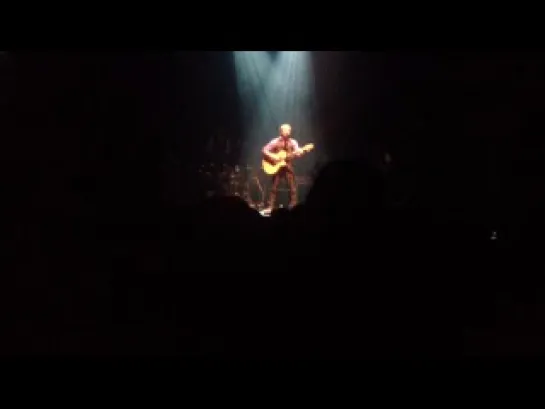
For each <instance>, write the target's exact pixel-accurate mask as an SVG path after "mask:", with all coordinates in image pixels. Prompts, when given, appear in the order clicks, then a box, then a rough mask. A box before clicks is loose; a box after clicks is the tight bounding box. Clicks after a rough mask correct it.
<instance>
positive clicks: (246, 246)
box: [2, 160, 545, 358]
mask: <svg viewBox="0 0 545 409" xmlns="http://www.w3.org/2000/svg"><path fill="white" fill-rule="evenodd" d="M387 183H388V180H386V179H385V177H384V174H383V173H380V172H378V171H377V170H375V169H373V168H371V167H369V166H366V165H365V162H363V161H357V160H351V161H341V162H334V163H330V164H327V165H326V166H325V167H324V168H323V169H322V171H321V172H320V173H319V174H318V176H317V178H316V180H315V183H314V185H313V187H312V189H311V191H310V192H309V195H308V198H307V200H306V201H305V202H304V203H301V204H299V205H298V206H297V207H295V208H294V209H292V210H287V209H278V210H276V211H275V212H273V214H272V216H271V217H270V218H264V217H261V216H260V215H259V213H258V212H257V211H255V210H254V209H251V208H250V207H249V206H248V205H247V203H246V202H244V201H242V200H241V199H240V198H238V197H219V198H210V199H206V200H204V201H203V202H201V203H199V204H196V205H193V206H191V207H186V208H183V209H177V210H178V211H177V212H176V215H173V214H163V215H162V216H161V218H160V219H158V220H156V221H155V223H147V224H146V223H143V224H141V225H139V226H132V227H128V226H124V225H114V224H111V223H109V224H104V225H102V227H101V224H100V223H97V219H96V217H97V215H94V216H93V217H94V218H91V215H86V217H87V220H88V223H85V222H82V220H83V219H82V218H81V217H78V218H77V220H80V222H79V223H74V221H75V220H76V219H70V220H68V221H67V220H61V216H60V215H59V216H58V219H57V220H52V221H51V225H49V226H46V225H42V226H41V230H42V234H43V235H44V236H43V237H41V238H34V239H35V240H39V242H40V244H39V245H38V246H36V248H35V250H36V251H37V253H35V254H33V256H32V258H31V259H29V261H28V263H27V264H25V263H24V262H22V260H19V261H20V264H19V266H20V269H19V271H18V275H17V276H16V277H15V278H14V279H15V281H16V283H12V284H15V287H13V286H12V287H9V288H10V291H9V292H7V293H6V294H4V297H2V299H3V301H4V303H5V304H4V311H12V312H13V311H17V313H16V314H13V315H12V316H11V320H7V321H5V322H6V323H9V325H6V326H5V335H6V336H4V337H3V343H4V351H9V352H10V353H25V354H26V353H39V354H42V353H56V354H57V353H60V354H75V353H76V354H81V353H85V354H128V355H131V354H150V355H156V354H157V355H165V354H166V355H179V356H207V357H233V358H237V357H240V358H286V357H311V358H312V357H314V358H358V357H361V358H365V357H368V358H373V357H415V358H420V357H460V356H468V355H483V354H485V355H486V354H489V355H493V356H495V355H510V354H515V355H519V354H523V355H527V354H529V355H535V354H541V353H542V352H543V345H544V343H543V341H544V338H543V335H544V334H543V326H542V325H541V324H542V323H543V319H545V315H544V313H545V310H544V309H543V305H544V304H543V298H542V293H541V288H542V278H541V275H540V273H539V272H538V271H537V270H536V268H538V267H537V266H538V265H539V264H537V262H538V261H539V260H538V259H537V258H536V256H537V254H538V252H537V250H538V249H537V248H536V245H535V243H536V237H534V236H533V235H531V234H529V233H528V232H524V233H520V234H519V235H518V236H517V239H516V240H511V241H509V238H506V237H505V235H506V233H505V232H506V231H507V229H506V230H505V231H502V232H495V233H493V232H492V230H491V229H490V226H487V225H485V224H482V223H479V222H477V221H475V220H471V219H467V218H463V217H461V216H460V213H459V212H458V213H453V212H448V211H445V212H441V213H439V214H435V213H434V212H432V211H423V210H422V208H420V210H417V209H409V208H402V209H400V208H396V207H392V206H389V205H388V203H387V202H386V201H385V199H384V198H385V197H386V195H385V191H386V186H387ZM354 186H357V187H358V192H359V196H358V197H355V196H354ZM347 198H351V199H352V200H346V199H347ZM62 217H65V218H70V217H71V216H70V215H63V216H62ZM533 223H538V221H537V220H536V221H533ZM60 225H62V226H67V225H71V229H72V230H71V231H69V232H62V231H60V232H59V230H58V229H57V226H60ZM101 230H102V231H101ZM52 234H54V235H59V234H60V235H63V234H64V235H65V237H62V238H61V239H62V240H61V241H60V242H61V243H62V248H58V247H56V246H55V245H54V244H53V243H54V242H59V241H55V240H53V238H52V237H50V236H51V235H52ZM494 234H495V235H494ZM46 237H48V239H47V240H44V239H45V238H46ZM83 237H85V239H84V238H83ZM29 240H30V241H29ZM32 240H33V239H32V238H30V239H29V238H27V239H26V241H25V243H24V244H25V246H32ZM48 242H50V243H51V245H50V246H48V244H47V243H48ZM530 243H534V244H533V245H532V244H530ZM20 244H21V243H20ZM519 249H524V252H523V253H521V252H520V251H518V250H519ZM507 250H509V251H507ZM522 254H524V256H523V255H522ZM506 265H507V266H509V268H508V271H517V272H518V274H517V275H514V276H513V275H512V274H507V275H506V274H505V273H504V271H506V269H505V266H506ZM44 270H45V271H47V274H43V272H44ZM4 288H8V287H5V286H4ZM13 288H17V291H12V289H13ZM6 318H7V317H6Z"/></svg>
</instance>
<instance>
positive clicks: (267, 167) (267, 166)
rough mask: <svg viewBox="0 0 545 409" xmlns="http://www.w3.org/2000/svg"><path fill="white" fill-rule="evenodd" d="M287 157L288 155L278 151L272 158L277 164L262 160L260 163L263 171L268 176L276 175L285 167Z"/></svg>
mask: <svg viewBox="0 0 545 409" xmlns="http://www.w3.org/2000/svg"><path fill="white" fill-rule="evenodd" d="M287 157H288V154H287V152H286V151H280V152H278V153H277V154H276V155H275V156H274V158H275V159H276V160H278V161H279V162H276V163H271V162H269V161H268V160H267V159H263V162H262V166H263V171H264V172H265V173H266V174H267V175H270V176H272V175H276V174H277V173H278V171H279V170H280V169H282V168H283V167H284V166H286V158H287Z"/></svg>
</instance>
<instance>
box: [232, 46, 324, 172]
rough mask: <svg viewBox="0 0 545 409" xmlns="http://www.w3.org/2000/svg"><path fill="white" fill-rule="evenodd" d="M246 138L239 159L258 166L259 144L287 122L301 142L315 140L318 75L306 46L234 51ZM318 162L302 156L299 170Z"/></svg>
mask: <svg viewBox="0 0 545 409" xmlns="http://www.w3.org/2000/svg"><path fill="white" fill-rule="evenodd" d="M234 61H235V70H236V75H237V86H238V92H239V96H240V99H241V107H242V110H243V112H242V119H243V123H244V124H245V125H244V127H245V129H244V134H245V137H244V142H243V146H242V152H241V155H242V158H241V163H248V164H250V165H251V166H259V163H260V161H261V148H262V147H263V145H265V144H266V143H267V142H268V141H270V140H271V139H272V138H274V137H275V136H277V135H278V126H279V125H280V124H282V123H289V124H291V125H292V126H293V137H294V138H295V139H297V140H298V141H299V143H300V144H301V145H303V144H306V143H315V142H316V141H315V139H314V118H313V116H314V111H315V109H314V107H315V97H314V74H313V69H312V64H311V55H310V52H308V51H275V52H270V51H235V53H234ZM313 166H314V157H313V155H308V156H307V157H305V158H302V159H300V161H299V163H298V164H297V168H298V173H300V174H305V173H308V172H309V171H310V169H312V168H313Z"/></svg>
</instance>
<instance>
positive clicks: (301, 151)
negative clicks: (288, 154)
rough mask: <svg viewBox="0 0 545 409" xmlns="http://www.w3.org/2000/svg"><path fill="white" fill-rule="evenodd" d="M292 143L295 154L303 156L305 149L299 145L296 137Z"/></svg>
mask: <svg viewBox="0 0 545 409" xmlns="http://www.w3.org/2000/svg"><path fill="white" fill-rule="evenodd" d="M291 145H292V147H293V156H301V155H302V154H303V153H304V151H303V149H301V148H300V147H299V143H298V142H297V141H296V140H295V139H292V140H291Z"/></svg>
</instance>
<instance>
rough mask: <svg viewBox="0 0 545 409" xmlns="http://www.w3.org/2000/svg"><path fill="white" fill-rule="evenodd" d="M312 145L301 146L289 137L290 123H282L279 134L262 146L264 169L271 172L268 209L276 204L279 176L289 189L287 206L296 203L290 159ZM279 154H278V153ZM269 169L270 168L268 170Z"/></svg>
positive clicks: (295, 184)
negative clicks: (285, 181) (283, 179)
mask: <svg viewBox="0 0 545 409" xmlns="http://www.w3.org/2000/svg"><path fill="white" fill-rule="evenodd" d="M312 148H313V146H312V145H306V146H305V147H303V148H300V147H299V144H298V143H297V141H296V140H295V139H292V138H291V125H289V124H283V125H281V126H280V136H278V137H276V138H274V139H273V140H272V141H270V142H269V143H268V144H267V145H265V146H264V147H263V150H262V153H263V156H264V161H263V165H264V170H265V171H266V173H268V174H272V175H273V178H272V186H271V191H270V194H269V209H270V210H272V209H274V207H275V204H276V193H277V190H278V185H279V183H280V179H281V178H285V179H286V180H287V182H288V185H289V189H290V202H289V207H290V208H291V207H293V206H295V205H296V204H297V183H296V182H295V174H294V171H293V166H292V160H293V159H295V158H298V157H300V156H301V155H303V154H304V153H305V152H307V151H309V150H311V149H312ZM279 154H280V155H279ZM269 169H271V170H270V171H269Z"/></svg>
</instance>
